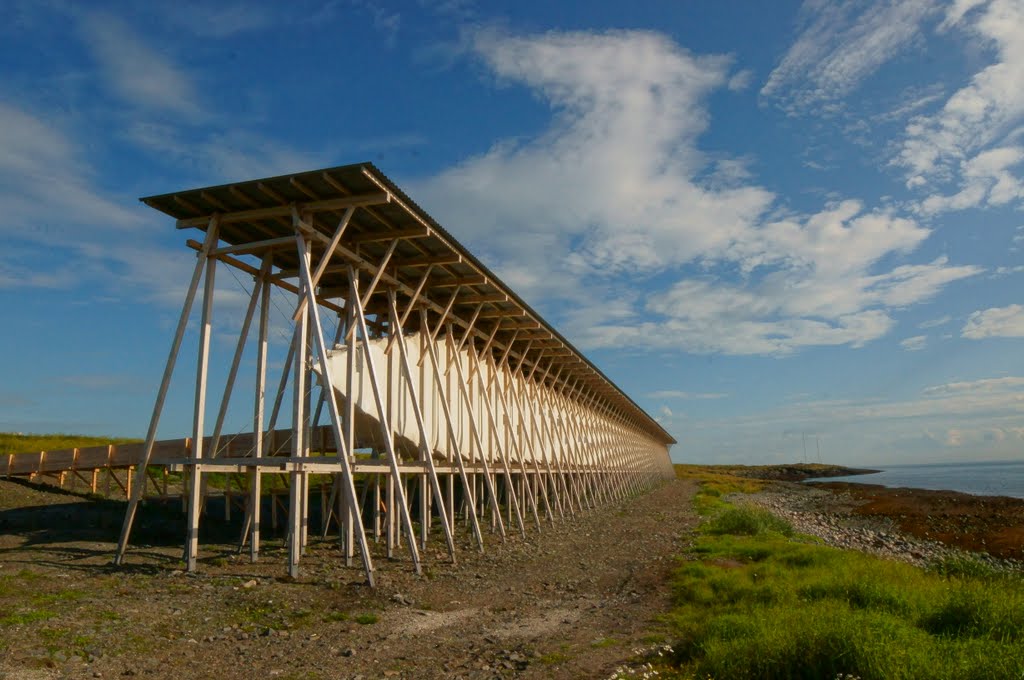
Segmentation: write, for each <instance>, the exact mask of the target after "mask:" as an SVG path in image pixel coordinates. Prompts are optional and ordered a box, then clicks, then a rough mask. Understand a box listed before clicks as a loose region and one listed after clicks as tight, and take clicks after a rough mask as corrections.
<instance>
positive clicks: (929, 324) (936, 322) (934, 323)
mask: <svg viewBox="0 0 1024 680" xmlns="http://www.w3.org/2000/svg"><path fill="white" fill-rule="evenodd" d="M952 320H953V317H951V316H949V315H946V316H940V317H939V318H937V319H929V320H928V321H922V322H921V323H919V324H917V327H918V328H921V329H926V328H938V327H939V326H944V325H946V324H947V323H949V322H950V321H952Z"/></svg>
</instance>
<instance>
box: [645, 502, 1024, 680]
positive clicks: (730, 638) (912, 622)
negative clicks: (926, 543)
mask: <svg viewBox="0 0 1024 680" xmlns="http://www.w3.org/2000/svg"><path fill="white" fill-rule="evenodd" d="M705 490H706V487H705V488H702V491H701V493H700V494H698V497H699V496H701V495H705ZM715 490H716V489H715V488H712V490H711V494H710V495H711V497H712V498H718V497H717V496H714V491H715ZM778 522H779V520H777V519H775V518H774V516H771V517H766V516H764V515H763V514H762V511H760V510H757V509H753V508H742V507H739V508H734V507H731V506H729V505H728V504H724V503H723V504H722V505H721V506H720V507H719V508H718V512H717V514H715V515H714V516H712V517H711V518H709V519H708V520H706V521H705V525H704V531H702V533H701V535H700V538H699V539H698V540H697V543H696V546H695V548H694V549H693V552H692V554H691V555H689V558H690V559H689V561H686V562H684V563H683V564H681V565H680V567H679V568H678V569H677V570H676V572H675V573H674V575H673V593H674V602H673V608H672V610H671V611H670V612H669V613H668V614H667V615H666V616H665V617H664V621H665V623H666V625H667V629H668V631H669V635H670V639H671V640H672V647H673V650H674V651H673V654H672V655H671V661H670V665H671V667H672V669H671V670H673V671H675V672H677V673H678V674H679V675H680V676H681V677H697V678H708V677H711V678H768V679H772V678H778V679H782V678H830V679H831V678H837V677H845V676H847V675H849V676H853V677H857V678H861V679H862V680H873V679H876V678H894V679H900V678H906V679H910V678H934V679H936V680H942V679H944V678H950V679H952V678H968V679H970V678H979V679H980V678H1016V679H1020V678H1024V579H1021V578H1020V577H1019V576H1012V575H1002V574H999V573H996V572H994V571H993V570H991V569H988V568H986V565H984V564H983V563H975V562H973V561H965V560H959V561H947V562H943V563H940V564H939V565H937V566H936V567H935V568H934V569H932V570H923V569H920V568H917V567H913V566H910V565H907V564H903V563H899V562H892V561H888V560H882V559H879V558H876V557H872V556H870V555H866V554H863V553H859V552H856V551H844V550H838V549H835V548H830V547H826V546H822V545H818V544H814V543H810V542H808V541H806V540H804V539H801V538H800V537H792V529H791V528H788V525H785V523H784V522H783V523H782V524H779V523H778ZM665 670H666V671H668V670H670V669H665Z"/></svg>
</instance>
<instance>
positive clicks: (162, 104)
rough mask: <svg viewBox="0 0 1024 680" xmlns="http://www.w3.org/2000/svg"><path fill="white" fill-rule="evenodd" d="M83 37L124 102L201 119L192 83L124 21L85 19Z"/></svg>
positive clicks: (97, 16)
mask: <svg viewBox="0 0 1024 680" xmlns="http://www.w3.org/2000/svg"><path fill="white" fill-rule="evenodd" d="M82 35H83V38H84V39H85V42H86V44H87V45H88V47H89V49H90V50H91V52H92V55H93V57H94V58H95V59H96V61H97V62H98V63H99V65H100V67H101V68H102V69H103V74H104V77H105V79H106V83H107V85H108V86H109V87H110V88H111V89H112V90H113V91H114V92H116V93H117V94H118V95H119V96H120V97H121V98H122V99H123V100H125V101H126V102H128V103H129V104H132V105H134V106H138V107H140V108H143V109H146V110H149V111H158V112H167V113H172V114H177V115H180V116H185V117H186V118H188V119H196V118H198V117H200V116H201V115H202V108H201V107H200V105H199V101H198V97H197V95H196V92H195V89H194V87H193V85H192V81H191V80H190V79H189V78H188V77H187V76H186V75H185V74H184V73H183V72H182V71H181V70H180V69H179V68H177V67H176V66H175V65H174V64H173V63H172V62H171V61H170V60H168V59H167V58H165V57H164V56H163V55H161V54H159V53H158V51H157V50H156V49H154V48H152V47H150V46H149V45H146V44H144V43H143V42H142V40H140V39H139V38H138V37H137V36H136V35H135V34H134V33H133V32H132V31H131V29H130V28H129V27H128V25H127V24H125V23H124V22H123V21H122V20H121V19H119V18H117V17H115V16H113V15H111V14H104V13H95V14H89V15H86V16H85V17H83V19H82Z"/></svg>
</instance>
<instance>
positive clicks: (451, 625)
mask: <svg viewBox="0 0 1024 680" xmlns="http://www.w3.org/2000/svg"><path fill="white" fill-rule="evenodd" d="M695 490H696V485H695V484H694V483H692V482H689V481H684V480H677V481H673V482H669V483H666V484H664V485H663V486H661V487H659V488H657V489H655V490H653V491H651V492H650V493H647V494H644V495H642V496H639V497H636V498H632V499H627V500H623V501H619V502H616V503H611V504H608V505H606V506H603V507H600V508H596V509H593V510H588V511H586V512H585V513H582V514H581V515H580V516H578V517H577V518H576V519H575V520H571V521H566V522H564V523H558V524H556V525H554V526H549V525H545V527H544V529H543V531H542V532H540V533H537V531H536V530H535V529H533V528H530V529H528V531H527V538H526V539H523V538H521V537H512V538H509V539H508V540H507V541H506V542H505V543H501V542H500V539H498V537H496V536H493V535H488V536H487V537H486V541H487V552H486V553H484V554H480V553H479V552H477V551H475V550H474V549H472V547H471V546H469V545H468V544H466V543H465V541H463V542H462V545H461V549H460V552H459V564H458V566H455V567H453V566H452V565H451V564H450V563H448V562H447V561H446V560H445V556H444V546H443V538H442V537H441V536H440V535H435V536H434V537H433V538H432V543H431V545H430V546H428V549H427V550H426V551H424V555H425V558H426V562H425V575H424V576H423V577H417V576H416V575H415V574H414V573H413V572H412V571H411V566H410V564H409V562H408V557H407V555H406V554H405V553H400V558H399V559H397V560H394V561H391V562H389V561H388V560H387V558H386V557H385V556H383V555H377V556H375V560H376V561H375V564H376V566H377V569H378V575H377V580H378V588H377V589H376V590H375V591H371V590H370V589H368V588H367V587H365V585H363V577H362V574H361V570H360V569H358V568H345V567H344V566H343V565H342V563H341V562H340V560H339V550H338V547H337V543H336V541H333V540H328V541H322V542H320V541H315V542H313V543H312V544H311V546H310V549H309V552H308V554H307V555H306V556H305V557H304V558H303V562H302V565H301V566H302V576H301V578H300V579H298V580H297V581H291V580H289V579H287V578H282V574H284V573H285V561H284V552H283V549H282V548H281V547H280V540H278V541H276V543H277V545H276V546H275V542H274V541H268V543H267V546H266V547H267V550H266V552H265V554H264V556H263V558H261V560H260V561H259V562H257V563H256V564H252V563H250V562H249V561H248V559H246V557H244V556H238V555H236V551H235V550H234V546H233V545H232V544H231V543H230V542H229V541H230V539H229V538H224V537H226V536H233V535H237V528H235V527H230V530H225V529H223V528H221V529H219V530H218V527H217V523H216V522H215V521H213V520H210V521H208V522H207V525H208V533H207V534H206V535H205V536H204V537H203V540H202V544H201V546H200V558H201V562H200V571H199V573H197V574H194V575H193V574H186V573H182V571H181V564H180V562H179V559H180V555H181V548H180V541H181V537H182V531H183V524H184V522H183V520H182V519H181V517H180V515H178V514H176V513H172V512H165V513H162V514H161V513H154V512H153V510H152V509H146V511H145V512H144V513H142V514H141V515H140V518H139V520H140V524H139V527H138V529H139V531H138V533H137V534H136V535H135V537H134V538H135V540H136V547H135V548H134V549H133V550H132V551H131V552H130V553H129V555H128V559H127V565H126V566H125V567H123V568H120V569H114V568H111V567H109V560H110V557H111V555H112V553H113V550H114V540H115V539H116V536H117V531H118V529H119V528H120V521H121V516H122V513H123V508H124V504H123V503H116V502H109V501H108V502H95V501H86V500H84V499H82V498H79V497H77V496H74V495H69V494H62V493H56V492H51V491H46V490H40V489H34V488H31V487H28V486H27V485H24V484H18V483H13V482H4V481H2V480H0V679H6V678H56V677H66V678H114V677H118V678H120V677H133V676H134V677H146V678H188V677H217V678H220V679H222V680H229V679H232V678H252V677H254V676H262V677H270V678H279V679H282V680H293V679H299V678H302V679H305V680H309V679H314V678H365V679H369V678H382V677H394V678H466V679H469V678H511V677H517V678H520V677H521V678H581V677H584V678H592V677H596V678H602V677H604V678H607V677H609V676H610V675H612V673H613V672H614V671H615V669H616V668H617V667H619V666H620V665H622V664H624V663H629V662H630V661H631V660H633V658H634V657H635V654H636V650H638V649H645V648H651V647H652V646H654V645H656V644H657V643H658V641H660V640H661V637H659V636H660V635H662V633H661V624H659V623H658V621H657V620H656V617H657V616H658V614H659V613H661V612H664V611H666V610H667V609H668V608H669V605H670V601H669V596H670V594H669V585H668V580H669V579H668V575H669V573H670V571H671V570H672V569H673V568H674V566H675V565H676V557H677V556H678V555H679V554H681V553H683V552H685V550H686V549H687V546H688V545H689V543H690V540H691V535H692V529H693V528H694V527H695V526H696V524H697V517H696V515H695V513H694V511H693V504H692V498H693V494H694V493H695ZM209 532H212V534H211V533H209ZM459 533H460V535H461V536H462V537H463V538H465V537H466V536H467V532H465V531H464V530H463V531H461V532H459ZM218 534H220V536H218ZM437 534H440V532H437ZM211 536H212V537H211ZM381 547H382V546H378V549H379V548H381Z"/></svg>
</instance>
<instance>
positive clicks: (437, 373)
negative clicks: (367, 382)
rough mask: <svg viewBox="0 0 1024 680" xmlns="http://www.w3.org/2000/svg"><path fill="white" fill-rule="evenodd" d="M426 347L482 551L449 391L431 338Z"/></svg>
mask: <svg viewBox="0 0 1024 680" xmlns="http://www.w3.org/2000/svg"><path fill="white" fill-rule="evenodd" d="M438 323H439V324H441V323H444V319H443V318H442V319H441V320H440V321H439V322H438ZM427 327H428V326H427V310H425V309H421V310H420V329H421V331H420V332H424V331H425V330H426V329H427ZM426 349H427V351H426V354H427V356H428V357H429V358H430V366H431V369H432V371H433V373H434V384H435V385H436V386H437V392H438V396H439V397H440V402H441V410H442V411H443V413H444V421H445V424H446V425H447V428H448V441H449V443H450V444H451V447H452V453H453V454H454V458H455V462H456V464H457V465H458V467H459V477H460V478H461V479H462V495H463V503H464V504H465V506H466V509H467V511H468V513H469V517H470V521H471V523H472V526H473V535H474V536H476V542H477V545H478V546H479V548H480V552H483V550H484V537H483V532H481V531H480V520H479V518H478V517H477V512H476V503H475V500H474V499H475V498H476V494H475V492H474V491H475V490H474V489H473V484H472V483H471V480H470V479H469V477H468V475H467V474H466V465H465V462H464V456H463V455H462V451H461V450H460V447H459V443H458V437H457V436H456V434H455V423H454V422H453V421H452V413H451V407H450V404H451V402H450V401H449V400H448V394H449V391H448V390H447V389H445V387H444V381H443V380H442V377H443V376H442V374H441V368H440V367H439V366H438V362H437V353H436V352H435V351H434V342H433V340H430V339H428V340H427V342H426ZM454 491H455V489H454V486H452V488H450V489H449V493H450V495H449V499H450V503H451V505H450V507H451V508H452V510H454V503H455V501H454V500H451V499H453V498H454V495H455V494H454ZM452 517H453V519H452V522H453V527H454V512H452Z"/></svg>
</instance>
